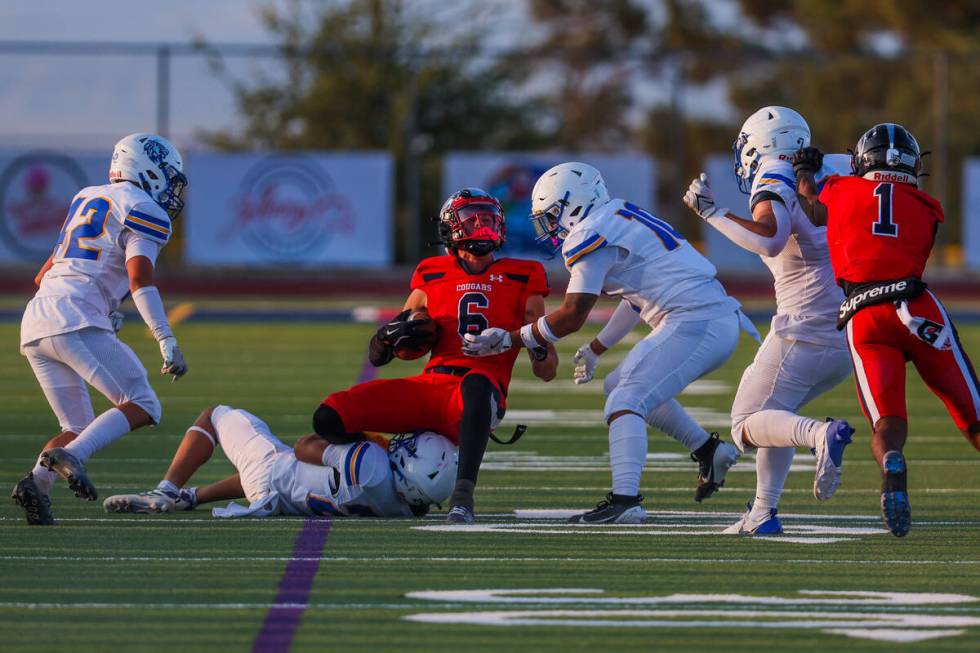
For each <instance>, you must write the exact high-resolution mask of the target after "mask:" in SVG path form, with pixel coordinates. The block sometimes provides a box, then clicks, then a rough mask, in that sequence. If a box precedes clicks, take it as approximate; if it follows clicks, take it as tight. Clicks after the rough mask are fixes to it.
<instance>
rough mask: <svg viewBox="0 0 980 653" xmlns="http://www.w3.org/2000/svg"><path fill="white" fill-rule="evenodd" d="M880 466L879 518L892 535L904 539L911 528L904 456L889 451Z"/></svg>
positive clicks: (910, 509)
mask: <svg viewBox="0 0 980 653" xmlns="http://www.w3.org/2000/svg"><path fill="white" fill-rule="evenodd" d="M881 466H882V470H881V518H882V520H884V522H885V526H887V527H888V530H890V531H891V532H892V535H894V536H895V537H905V536H906V535H908V532H909V530H910V529H911V528H912V505H911V503H909V492H908V472H907V468H906V466H905V456H903V455H902V452H901V451H889V452H888V453H886V454H885V457H884V459H883V460H882V465H881Z"/></svg>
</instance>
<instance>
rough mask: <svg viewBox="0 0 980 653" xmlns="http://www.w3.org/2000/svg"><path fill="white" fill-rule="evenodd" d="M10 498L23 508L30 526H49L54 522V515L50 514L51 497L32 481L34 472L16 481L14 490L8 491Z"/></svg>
mask: <svg viewBox="0 0 980 653" xmlns="http://www.w3.org/2000/svg"><path fill="white" fill-rule="evenodd" d="M10 498H11V499H13V500H14V503H16V504H17V505H18V506H20V507H21V508H23V509H24V517H26V518H27V523H28V524H30V525H31V526H50V525H52V524H54V516H53V515H52V514H51V499H50V498H48V495H47V494H45V493H44V492H41V489H40V488H39V487H38V486H37V483H35V482H34V473H33V472H31V473H29V474H28V475H27V476H25V477H24V478H22V479H20V480H19V481H18V482H17V485H15V486H14V491H13V492H11V493H10Z"/></svg>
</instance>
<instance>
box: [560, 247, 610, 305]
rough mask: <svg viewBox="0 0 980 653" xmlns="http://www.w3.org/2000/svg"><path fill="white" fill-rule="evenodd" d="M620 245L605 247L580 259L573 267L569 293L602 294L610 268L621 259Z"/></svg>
mask: <svg viewBox="0 0 980 653" xmlns="http://www.w3.org/2000/svg"><path fill="white" fill-rule="evenodd" d="M619 251H620V248H619V247H603V248H602V249H598V250H596V251H594V252H591V253H590V254H589V255H588V256H584V257H582V258H580V259H578V260H577V261H576V262H575V264H574V265H573V266H572V268H571V272H572V278H571V279H569V281H568V289H567V290H566V292H568V293H583V294H586V295H600V294H602V284H603V283H604V282H605V280H606V275H607V274H609V270H610V269H611V268H612V266H613V265H615V264H616V262H617V261H618V260H619Z"/></svg>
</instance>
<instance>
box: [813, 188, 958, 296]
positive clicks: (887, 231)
mask: <svg viewBox="0 0 980 653" xmlns="http://www.w3.org/2000/svg"><path fill="white" fill-rule="evenodd" d="M820 201H821V202H823V204H824V205H825V206H826V207H827V246H828V247H829V248H830V263H831V265H832V266H833V268H834V277H835V278H836V279H837V282H838V283H841V282H843V281H849V282H852V283H866V282H870V281H891V280H893V279H903V278H905V277H917V278H921V277H922V271H923V270H924V269H925V267H926V260H928V258H929V254H930V252H931V251H932V245H933V242H934V240H935V237H936V229H937V228H938V226H939V223H940V222H942V221H943V207H942V205H941V204H940V203H939V202H938V201H937V200H936V199H935V198H933V197H931V196H930V195H927V194H925V193H923V192H922V191H920V190H919V189H917V188H915V187H914V186H912V184H906V183H896V182H891V181H878V180H873V179H863V178H861V177H831V178H830V179H828V180H827V183H826V184H825V185H824V187H823V190H822V191H821V193H820Z"/></svg>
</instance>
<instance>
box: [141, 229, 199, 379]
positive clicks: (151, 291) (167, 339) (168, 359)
mask: <svg viewBox="0 0 980 653" xmlns="http://www.w3.org/2000/svg"><path fill="white" fill-rule="evenodd" d="M131 242H133V241H131ZM126 271H127V272H128V273H129V289H130V291H131V292H132V294H133V303H134V304H136V310H137V311H139V314H140V317H142V318H143V321H144V322H146V326H148V327H149V328H150V331H151V332H152V333H153V337H154V338H156V339H157V342H158V343H159V344H160V355H161V356H162V357H163V366H162V367H161V368H160V373H161V374H172V375H173V380H174V381H176V380H177V379H179V378H180V377H182V376H184V375H185V374H187V363H186V362H184V354H183V352H181V351H180V347H178V346H177V338H175V337H174V333H173V331H171V330H170V322H169V320H168V319H167V311H166V309H164V307H163V300H162V299H161V298H160V291H159V290H157V287H156V286H155V285H153V263H152V262H151V261H150V259H149V258H147V257H146V256H140V255H137V256H129V253H128V252H127V259H126Z"/></svg>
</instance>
